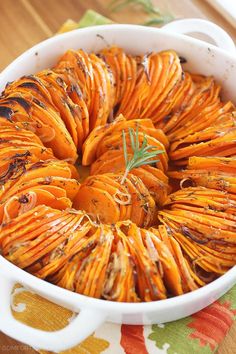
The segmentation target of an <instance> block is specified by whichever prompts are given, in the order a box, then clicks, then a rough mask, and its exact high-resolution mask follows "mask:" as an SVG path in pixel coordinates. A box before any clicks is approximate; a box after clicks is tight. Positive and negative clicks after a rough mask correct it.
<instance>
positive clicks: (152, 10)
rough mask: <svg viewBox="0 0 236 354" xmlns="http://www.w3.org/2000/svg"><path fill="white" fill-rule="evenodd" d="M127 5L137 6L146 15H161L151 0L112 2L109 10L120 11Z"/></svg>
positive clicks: (116, 0)
mask: <svg viewBox="0 0 236 354" xmlns="http://www.w3.org/2000/svg"><path fill="white" fill-rule="evenodd" d="M127 5H138V6H139V7H140V8H141V9H142V10H143V11H144V12H146V13H147V14H148V15H159V16H160V15H161V13H160V10H159V9H158V8H156V7H155V6H154V5H153V3H152V1H151V0H112V1H111V3H110V9H111V10H112V11H114V12H115V11H120V10H122V9H123V8H124V7H126V6H127Z"/></svg>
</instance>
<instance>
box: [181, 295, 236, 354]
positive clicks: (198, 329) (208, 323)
mask: <svg viewBox="0 0 236 354" xmlns="http://www.w3.org/2000/svg"><path fill="white" fill-rule="evenodd" d="M230 307H231V304H230V302H229V301H227V302H224V303H223V304H221V303H220V302H218V301H216V302H214V303H213V304H212V305H210V306H208V307H206V308H205V309H203V310H201V311H199V312H197V313H195V314H194V315H192V316H191V317H192V318H193V319H194V320H193V321H192V322H190V323H189V324H188V325H187V326H188V327H189V328H193V329H194V331H193V332H192V333H191V334H190V335H189V337H190V338H194V339H199V341H200V345H201V346H205V345H207V344H209V345H210V348H211V349H212V350H214V349H215V348H216V347H217V345H219V344H220V343H221V341H222V340H223V339H224V338H225V336H226V334H227V332H228V330H229V328H230V327H231V326H232V324H233V320H234V315H235V314H236V310H233V309H231V308H230Z"/></svg>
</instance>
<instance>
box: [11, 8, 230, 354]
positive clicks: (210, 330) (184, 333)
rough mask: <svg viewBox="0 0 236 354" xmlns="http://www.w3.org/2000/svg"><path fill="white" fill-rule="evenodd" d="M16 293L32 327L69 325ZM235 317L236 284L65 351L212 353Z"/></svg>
mask: <svg viewBox="0 0 236 354" xmlns="http://www.w3.org/2000/svg"><path fill="white" fill-rule="evenodd" d="M107 23H111V21H110V20H109V19H107V18H105V17H103V16H101V15H99V14H97V13H95V12H94V11H92V10H89V11H87V13H86V14H85V16H84V17H83V18H82V20H81V21H80V22H79V23H76V22H74V21H72V20H68V21H67V22H66V23H65V24H64V25H63V26H62V28H61V29H60V31H59V32H60V33H61V32H66V31H69V30H72V29H75V28H80V27H86V26H90V25H99V24H107ZM14 294H15V295H14ZM14 294H13V295H14V296H13V300H14V301H13V303H14V306H13V314H14V317H15V318H16V319H17V320H19V321H21V322H23V323H25V324H27V325H29V326H32V327H35V328H39V329H43V330H46V331H55V330H58V329H61V328H63V327H65V326H66V325H67V324H68V321H70V320H71V319H72V318H73V316H74V314H73V313H72V312H71V311H69V310H66V309H64V308H62V307H60V306H58V305H55V304H53V303H51V302H49V301H47V300H45V299H43V298H41V297H40V296H38V295H36V294H33V293H31V292H28V291H27V290H25V289H24V288H21V290H19V289H18V290H17V291H15V293H14ZM22 304H24V305H22ZM235 318H236V286H235V287H234V288H232V289H231V290H230V291H229V292H228V293H227V294H226V295H224V296H223V297H222V298H221V299H219V300H218V301H216V302H215V303H213V304H212V305H211V306H209V307H207V308H205V309H204V310H202V311H200V312H198V313H196V314H194V315H192V316H190V317H187V318H184V319H182V320H179V321H174V322H171V323H167V324H162V325H161V324H159V325H152V326H131V325H117V324H111V323H106V324H104V325H103V326H101V327H100V328H99V329H98V330H96V332H95V333H94V334H93V335H92V336H90V337H88V338H87V339H86V340H85V341H84V342H82V343H81V344H80V345H78V346H76V347H75V348H73V349H70V350H67V351H65V352H63V354H99V353H112V354H124V353H126V354H189V353H194V354H198V353H199V354H200V353H201V354H209V353H214V352H216V350H217V348H218V346H219V344H220V343H221V342H222V341H223V339H224V337H225V336H226V334H227V332H228V330H229V329H230V327H231V326H232V324H233V322H234V320H235ZM78 331H79V328H78ZM58 340H60V339H59V338H58ZM62 340H63V339H62ZM40 353H41V354H49V352H46V351H40Z"/></svg>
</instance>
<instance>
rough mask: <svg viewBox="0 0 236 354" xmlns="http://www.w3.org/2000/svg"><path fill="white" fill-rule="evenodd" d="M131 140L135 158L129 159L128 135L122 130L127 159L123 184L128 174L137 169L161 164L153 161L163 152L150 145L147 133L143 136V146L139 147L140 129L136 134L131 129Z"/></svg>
mask: <svg viewBox="0 0 236 354" xmlns="http://www.w3.org/2000/svg"><path fill="white" fill-rule="evenodd" d="M129 138H130V143H131V148H132V150H133V156H132V157H131V158H130V159H129V157H128V152H127V142H126V133H125V131H124V130H122V142H123V152H124V159H125V173H124V175H123V177H122V180H121V184H123V183H124V182H125V179H126V177H127V175H128V173H129V172H130V171H131V170H132V169H134V168H137V167H140V166H143V165H151V164H154V163H157V162H159V160H158V159H153V158H154V157H156V156H157V155H159V154H162V153H163V152H164V151H163V150H157V148H156V146H153V145H148V141H147V137H146V135H145V133H144V134H143V142H142V145H141V146H140V145H139V129H138V126H137V128H136V132H135V131H134V129H133V128H129Z"/></svg>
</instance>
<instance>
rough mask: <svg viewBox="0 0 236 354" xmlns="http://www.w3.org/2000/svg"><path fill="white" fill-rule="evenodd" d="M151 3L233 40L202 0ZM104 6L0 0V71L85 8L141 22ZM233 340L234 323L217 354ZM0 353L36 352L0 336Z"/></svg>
mask: <svg viewBox="0 0 236 354" xmlns="http://www.w3.org/2000/svg"><path fill="white" fill-rule="evenodd" d="M154 3H156V4H158V6H159V8H160V9H161V10H163V11H165V12H167V11H168V12H169V13H171V14H172V15H174V17H176V18H181V17H199V18H206V19H209V20H212V21H214V22H215V23H217V24H219V25H220V26H222V27H223V28H224V29H225V30H226V31H228V33H229V34H230V35H231V36H232V38H233V39H234V40H235V41H236V30H235V29H234V28H233V27H232V26H231V25H230V24H229V23H227V22H226V20H224V18H223V17H221V16H220V15H219V14H218V13H217V12H216V11H215V10H214V9H213V8H211V7H210V6H209V5H208V4H207V3H206V2H205V1H204V0H192V1H191V0H181V1H179V0H154ZM108 4H109V0H97V1H96V0H86V1H85V0H0V23H1V31H0V70H2V69H3V68H4V67H5V66H6V65H7V64H8V63H10V62H11V61H12V60H13V59H14V58H15V57H17V56H18V55H19V54H21V53H22V52H24V51H25V50H26V49H28V48H29V47H31V46H33V45H34V44H35V43H37V42H40V41H42V40H43V39H45V38H47V37H50V36H52V35H53V34H54V33H55V32H56V31H57V30H58V29H59V27H60V26H61V24H62V23H63V22H64V21H65V20H66V19H67V18H71V19H73V20H75V21H78V20H79V19H80V17H81V16H82V15H83V13H84V12H85V11H86V9H88V8H92V9H94V10H96V11H98V12H100V13H101V14H103V15H105V16H109V17H110V18H111V19H113V20H114V21H117V22H123V23H142V22H143V21H144V20H145V18H144V17H143V16H142V15H141V14H140V11H138V10H135V9H133V8H132V9H131V8H130V7H129V8H126V9H124V10H123V11H122V12H119V13H115V14H114V13H113V14H111V13H109V11H108ZM235 338H236V324H235V325H234V326H233V328H232V329H231V331H230V332H229V334H228V335H227V337H226V338H225V340H224V342H223V343H222V345H221V347H220V349H219V351H218V353H219V354H234V353H236V340H235ZM4 346H5V347H4ZM4 348H5V349H4ZM0 353H11V354H12V353H20V354H26V353H27V354H33V353H36V352H35V351H34V350H32V349H31V348H28V347H27V346H22V345H21V344H19V343H17V342H16V341H14V340H12V339H11V338H8V337H6V336H5V335H3V334H1V333H0Z"/></svg>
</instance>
